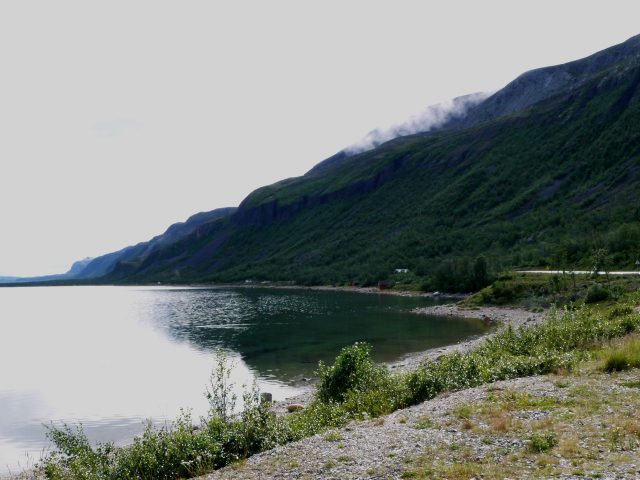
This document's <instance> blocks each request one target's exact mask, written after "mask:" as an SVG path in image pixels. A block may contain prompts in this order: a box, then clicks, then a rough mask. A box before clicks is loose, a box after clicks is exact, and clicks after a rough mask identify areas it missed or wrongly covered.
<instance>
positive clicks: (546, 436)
mask: <svg viewBox="0 0 640 480" xmlns="http://www.w3.org/2000/svg"><path fill="white" fill-rule="evenodd" d="M557 444H558V439H557V438H556V435H555V434H554V433H553V432H545V433H534V434H533V435H531V438H530V439H529V450H531V451H532V452H534V453H546V452H548V451H549V450H551V449H552V448H553V447H555V446H556V445H557Z"/></svg>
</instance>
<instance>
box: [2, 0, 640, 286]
mask: <svg viewBox="0 0 640 480" xmlns="http://www.w3.org/2000/svg"><path fill="white" fill-rule="evenodd" d="M638 18H640V2H638V1H637V0H630V1H616V2H602V1H598V2H589V1H584V0H579V1H569V0H563V1H557V0H556V1H540V0H537V1H535V2H533V1H532V2H528V3H527V4H526V5H525V3H524V2H514V1H486V0H485V1H483V2H478V1H475V0H474V1H468V2H462V1H451V0H447V1H440V2H431V1H430V2H426V1H420V2H417V1H416V2H408V1H397V0H396V1H388V2H374V1H371V0H367V1H345V0H342V1H336V2H333V1H327V0H323V1H316V2H313V3H312V2H306V1H300V0H295V1H278V0H271V1H263V0H260V1H253V2H248V1H232V2H222V1H220V2H217V1H212V0H209V1H197V0H182V1H177V0H176V1H161V0H150V1H136V0H125V1H117V0H110V1H91V0H78V1H64V0H57V1H55V2H53V1H50V0H43V1H27V0H13V1H12V0H2V1H0V61H1V62H2V63H1V70H0V162H1V163H0V165H1V166H2V169H1V172H0V215H1V218H0V225H1V226H0V275H34V274H46V273H57V272H63V271H66V270H67V269H68V268H69V266H70V264H71V263H72V262H73V261H74V260H77V259H81V258H83V257H85V256H97V255H99V254H102V253H106V252H109V251H113V250H116V249H119V248H122V247H124V246H126V245H129V244H133V243H137V242H138V241H142V240H146V239H148V238H150V237H151V236H153V235H156V234H158V233H161V232H162V231H164V230H165V228H166V227H167V226H168V225H169V224H171V223H174V222H176V221H182V220H185V219H186V218H187V217H188V216H190V215H192V214H194V213H196V212H199V211H204V210H212V209H214V208H217V207H224V206H232V205H238V204H239V203H240V201H241V200H242V199H243V198H244V197H245V196H246V195H247V194H248V193H250V192H251V191H252V190H253V189H255V188H257V187H259V186H262V185H265V184H269V183H272V182H274V181H277V180H280V179H282V178H285V177H292V176H297V175H301V174H303V173H304V172H306V171H307V170H308V169H309V168H311V167H312V166H313V165H314V164H316V163H317V162H319V161H320V160H322V159H324V158H326V157H328V156H330V155H332V154H333V153H335V152H337V151H339V150H341V149H342V148H343V147H346V146H348V145H350V144H352V143H354V142H356V141H358V140H359V139H360V138H361V137H363V136H364V135H366V134H367V133H368V132H369V131H370V130H372V129H374V128H376V127H384V126H387V125H389V124H391V123H395V122H398V121H401V120H403V119H404V118H406V117H408V116H410V115H412V114H415V113H418V112H420V111H421V110H422V109H424V108H425V107H426V106H427V105H429V104H433V103H437V102H440V101H444V100H448V99H450V98H452V97H455V96H458V95H463V94H467V93H471V92H477V91H490V90H496V89H498V88H500V87H502V86H503V85H504V84H506V83H508V82H509V81H510V80H512V79H513V78H514V77H516V76H517V75H519V74H520V73H522V72H524V71H526V70H529V69H531V68H535V67H541V66H546V65H551V64H556V63H562V62H566V61H569V60H573V59H576V58H579V57H583V56H586V55H588V54H590V53H593V52H595V51H597V50H601V49H603V48H606V47H608V46H610V45H613V44H616V43H619V42H622V41H624V40H626V39H627V38H628V37H630V36H632V35H635V34H637V33H640V23H638Z"/></svg>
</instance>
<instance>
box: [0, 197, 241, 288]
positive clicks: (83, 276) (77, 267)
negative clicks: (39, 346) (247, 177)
mask: <svg viewBox="0 0 640 480" xmlns="http://www.w3.org/2000/svg"><path fill="white" fill-rule="evenodd" d="M235 210H236V209H235V208H234V207H229V208H218V209H216V210H212V211H210V212H200V213H196V214H195V215H192V216H191V217H189V218H188V219H187V221H186V222H179V223H174V224H173V225H171V226H170V227H169V228H167V230H166V231H165V232H164V233H163V234H161V235H157V236H155V237H153V238H152V239H151V240H149V241H146V242H141V243H138V244H137V245H133V246H130V247H126V248H123V249H122V250H118V251H117V252H112V253H108V254H106V255H101V256H99V257H96V258H90V257H87V258H85V259H83V260H78V261H77V262H74V263H73V265H72V266H71V268H70V269H69V271H68V272H66V273H61V274H57V275H43V276H38V277H0V283H41V282H53V281H57V282H59V281H74V280H95V279H98V278H101V277H105V276H106V275H108V274H110V273H111V271H112V270H113V269H114V267H115V265H116V264H118V262H122V263H126V262H127V260H128V259H129V258H146V257H148V256H152V255H153V254H154V252H155V251H156V250H158V249H161V248H162V249H166V248H169V247H170V246H171V245H172V244H174V243H176V242H178V241H180V240H182V239H183V238H185V237H187V236H189V235H191V234H196V235H197V231H198V229H200V228H202V227H203V226H204V225H206V224H207V223H208V222H213V221H216V220H218V219H221V218H224V217H226V216H228V215H231V214H232V213H233V212H234V211H235Z"/></svg>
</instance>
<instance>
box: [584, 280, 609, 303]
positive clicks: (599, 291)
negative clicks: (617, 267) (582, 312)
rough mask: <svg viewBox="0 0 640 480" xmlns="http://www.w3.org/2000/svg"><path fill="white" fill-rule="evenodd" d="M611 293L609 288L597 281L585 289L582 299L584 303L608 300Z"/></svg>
mask: <svg viewBox="0 0 640 480" xmlns="http://www.w3.org/2000/svg"><path fill="white" fill-rule="evenodd" d="M610 296H611V293H610V292H609V290H608V289H607V288H605V287H603V286H602V285H600V284H599V283H594V284H593V285H591V286H590V287H589V289H588V290H587V295H586V297H585V299H584V301H585V302H586V303H597V302H604V301H605V300H609V297H610Z"/></svg>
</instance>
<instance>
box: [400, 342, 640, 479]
mask: <svg viewBox="0 0 640 480" xmlns="http://www.w3.org/2000/svg"><path fill="white" fill-rule="evenodd" d="M637 339H638V335H637V334H632V335H631V336H628V337H625V338H624V339H621V340H620V341H618V342H615V343H619V344H625V343H627V342H633V341H635V340H637ZM605 348H609V347H608V346H607V347H605ZM602 350H603V349H601V348H600V347H598V348H597V349H596V350H595V351H594V356H593V358H591V359H587V360H585V361H583V362H580V363H579V364H577V365H576V367H575V368H574V370H573V371H572V372H570V373H568V374H566V377H568V378H569V379H570V381H571V383H572V384H573V385H574V386H573V387H571V388H570V389H567V388H559V387H557V386H556V385H555V383H556V382H554V378H553V377H554V375H551V376H550V378H547V379H545V380H546V382H548V385H550V386H551V387H552V388H551V391H549V390H548V389H547V388H543V389H541V390H540V391H538V390H535V389H534V390H532V392H531V393H526V394H523V393H522V392H518V391H514V390H502V391H494V392H489V391H488V390H489V389H487V393H486V394H485V396H484V399H480V400H477V401H475V402H474V403H473V404H467V403H462V404H459V405H458V406H457V407H453V408H452V412H451V413H452V416H454V417H455V412H456V411H459V410H460V407H462V408H464V409H467V407H470V408H471V411H470V412H469V411H467V417H468V419H469V420H471V421H473V422H474V424H475V425H476V428H475V429H474V430H473V432H470V433H465V427H464V423H463V422H464V421H466V419H458V420H457V423H454V424H447V425H441V426H440V428H446V429H447V431H449V432H452V429H453V431H455V432H456V433H455V435H456V442H458V444H459V445H462V447H461V448H458V449H456V450H451V449H450V448H449V447H448V446H447V445H446V444H444V443H441V444H432V445H431V446H430V447H428V448H427V449H425V450H424V451H423V452H421V453H420V454H418V455H417V456H415V457H413V458H412V459H411V462H410V464H409V465H408V467H407V471H406V472H405V476H404V478H416V479H427V478H429V479H431V478H434V479H449V478H464V475H468V476H467V477H466V478H472V477H475V478H484V479H492V478H496V479H497V478H505V477H509V478H557V477H561V476H567V475H579V476H583V477H591V478H599V477H602V476H611V475H614V476H616V478H617V477H624V478H626V477H625V475H624V474H625V473H626V474H627V476H629V477H630V478H635V475H636V470H637V467H636V461H637V458H638V455H640V421H639V420H638V419H637V415H636V413H635V412H637V411H638V410H639V409H640V395H639V394H637V393H635V394H629V393H628V392H625V391H621V390H617V389H615V388H614V387H615V385H618V384H620V379H619V378H618V376H619V375H623V376H624V380H623V382H622V383H623V384H624V383H634V382H637V378H638V371H637V370H635V371H629V372H622V373H614V374H608V373H605V372H604V371H603V369H602V365H603V360H602V358H601V357H600V353H601V351H602ZM543 383H544V382H540V384H543ZM554 389H555V390H554ZM539 407H544V409H540V408H539ZM496 418H501V419H504V421H505V423H509V424H510V427H509V428H495V424H494V420H495V419H496ZM458 432H459V433H458ZM478 436H481V437H482V441H481V442H478V441H477V437H478ZM465 445H466V446H465ZM482 445H496V447H495V448H491V449H490V450H486V448H482ZM497 445H507V447H506V448H504V447H502V448H500V447H498V446H497ZM454 467H455V468H454ZM460 475H462V477H460Z"/></svg>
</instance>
